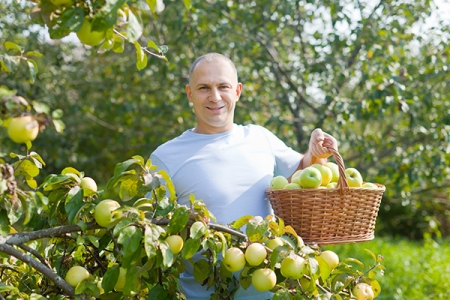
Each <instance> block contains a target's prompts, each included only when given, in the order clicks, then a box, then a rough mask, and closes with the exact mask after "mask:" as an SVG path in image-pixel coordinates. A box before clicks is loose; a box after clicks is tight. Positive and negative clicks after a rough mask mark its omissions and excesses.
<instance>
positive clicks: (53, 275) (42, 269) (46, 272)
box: [0, 243, 75, 297]
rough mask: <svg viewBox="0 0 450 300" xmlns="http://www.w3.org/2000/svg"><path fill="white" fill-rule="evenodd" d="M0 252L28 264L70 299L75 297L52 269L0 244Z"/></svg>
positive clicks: (71, 290)
mask: <svg viewBox="0 0 450 300" xmlns="http://www.w3.org/2000/svg"><path fill="white" fill-rule="evenodd" d="M0 251H1V252H4V253H6V254H9V255H11V256H14V257H15V258H17V259H20V260H21V261H23V262H25V263H26V264H28V265H29V266H30V267H32V268H34V269H36V270H37V271H39V272H41V273H42V274H43V275H44V276H46V277H47V278H48V279H50V280H51V281H53V282H54V283H55V284H56V285H57V286H58V287H59V288H61V289H62V290H63V291H64V293H65V294H66V295H69V296H72V297H73V296H74V295H75V290H74V289H73V287H72V286H70V285H69V284H68V283H67V282H66V281H65V280H64V279H63V278H61V277H60V276H59V275H58V274H57V273H55V272H54V271H53V270H52V269H49V268H48V267H47V266H45V265H44V264H43V263H40V262H39V261H37V260H35V259H33V258H32V257H31V256H29V255H27V254H25V253H23V252H21V251H19V250H17V249H15V248H14V247H12V246H10V245H7V244H4V243H2V244H0Z"/></svg>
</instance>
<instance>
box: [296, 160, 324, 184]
mask: <svg viewBox="0 0 450 300" xmlns="http://www.w3.org/2000/svg"><path fill="white" fill-rule="evenodd" d="M298 182H299V183H300V186H301V187H302V188H306V189H313V188H318V187H319V186H320V185H321V184H322V174H320V171H319V170H317V169H316V168H314V167H311V166H310V167H306V168H304V169H303V170H302V173H301V174H300V177H299V179H298Z"/></svg>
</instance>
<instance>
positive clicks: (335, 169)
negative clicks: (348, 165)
mask: <svg viewBox="0 0 450 300" xmlns="http://www.w3.org/2000/svg"><path fill="white" fill-rule="evenodd" d="M325 166H327V167H328V168H330V170H331V173H332V174H333V176H332V177H331V182H338V180H339V166H338V165H337V163H334V162H332V161H328V162H326V163H325Z"/></svg>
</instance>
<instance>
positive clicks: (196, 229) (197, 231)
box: [189, 221, 208, 239]
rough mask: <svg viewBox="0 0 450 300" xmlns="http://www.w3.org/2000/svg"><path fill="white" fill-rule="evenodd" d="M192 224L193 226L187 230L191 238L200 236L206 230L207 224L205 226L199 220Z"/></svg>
mask: <svg viewBox="0 0 450 300" xmlns="http://www.w3.org/2000/svg"><path fill="white" fill-rule="evenodd" d="M192 225H193V226H191V228H190V231H189V236H190V237H191V238H193V239H199V238H201V237H202V236H204V235H205V233H206V232H207V231H208V226H206V225H205V224H203V223H202V222H200V221H197V222H195V223H193V224H192ZM197 225H198V226H197Z"/></svg>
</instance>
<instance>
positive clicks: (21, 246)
mask: <svg viewBox="0 0 450 300" xmlns="http://www.w3.org/2000/svg"><path fill="white" fill-rule="evenodd" d="M17 247H19V248H21V249H23V250H25V251H27V252H30V253H31V254H33V255H34V256H36V258H37V259H39V260H40V261H41V262H42V263H43V264H44V265H45V266H46V267H47V268H49V269H51V268H52V266H50V263H49V262H48V261H47V260H46V259H45V258H44V257H43V256H42V255H41V254H40V253H39V252H37V251H36V250H35V249H33V248H31V247H28V246H27V245H24V244H18V245H17Z"/></svg>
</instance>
